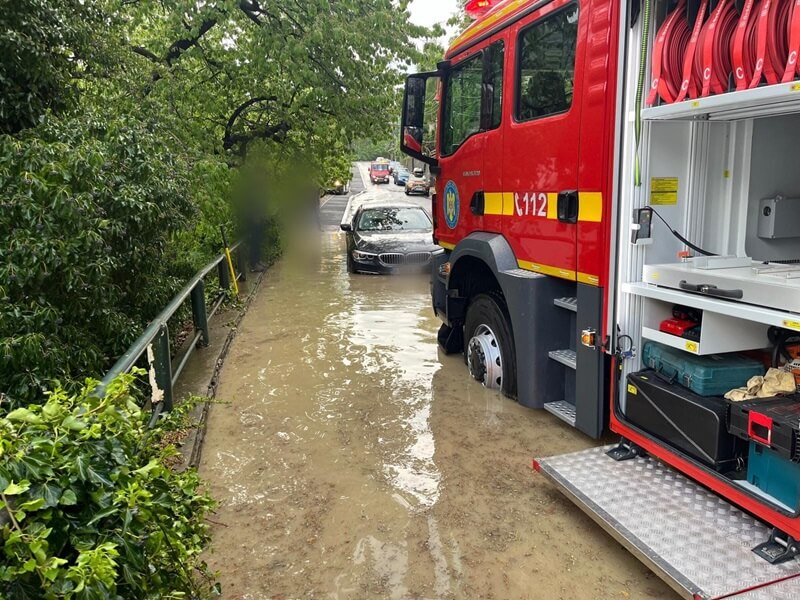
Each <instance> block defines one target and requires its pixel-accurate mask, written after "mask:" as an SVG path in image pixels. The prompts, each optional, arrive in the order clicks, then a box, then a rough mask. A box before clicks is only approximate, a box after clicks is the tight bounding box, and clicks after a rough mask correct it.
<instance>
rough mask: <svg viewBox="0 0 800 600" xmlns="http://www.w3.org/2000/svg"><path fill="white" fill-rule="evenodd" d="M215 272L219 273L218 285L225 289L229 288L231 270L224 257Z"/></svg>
mask: <svg viewBox="0 0 800 600" xmlns="http://www.w3.org/2000/svg"><path fill="white" fill-rule="evenodd" d="M217 272H218V273H219V287H220V288H222V289H223V290H226V291H227V290H229V289H231V272H230V270H229V269H228V262H227V261H226V260H225V259H222V261H220V263H219V265H217Z"/></svg>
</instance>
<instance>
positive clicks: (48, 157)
mask: <svg viewBox="0 0 800 600" xmlns="http://www.w3.org/2000/svg"><path fill="white" fill-rule="evenodd" d="M396 4H397V3H393V2H391V1H390V0H337V1H336V2H333V1H330V0H309V1H306V2H282V3H267V2H263V1H259V0H219V1H214V2H193V1H191V0H163V1H161V2H148V1H145V0H139V1H137V0H125V1H123V0H96V1H93V2H84V1H81V0H17V1H15V2H12V3H7V4H6V6H5V7H4V9H3V11H2V14H1V15H0V189H2V194H0V235H1V236H2V240H3V243H2V244H0V357H2V360H0V492H2V495H0V541H1V542H2V554H0V597H4V598H9V599H16V598H177V597H188V598H200V597H205V596H207V595H209V594H211V593H213V592H214V586H213V582H212V580H211V578H210V576H209V574H207V573H205V571H204V569H203V567H202V564H201V563H199V562H198V554H199V552H200V551H201V550H202V548H203V547H204V546H205V545H206V542H207V541H208V539H207V535H206V533H205V525H204V518H205V515H206V513H207V511H208V510H209V509H210V507H211V502H210V500H209V499H208V498H207V497H206V496H205V495H203V494H202V493H201V492H200V491H199V490H200V487H199V481H198V480H197V478H196V476H195V475H194V474H192V473H182V474H178V473H175V472H173V471H171V470H170V469H169V468H166V467H165V466H164V465H165V464H166V463H165V459H166V457H167V456H168V455H169V453H170V452H172V451H171V450H169V449H168V447H166V448H165V447H164V446H163V445H162V444H160V443H159V436H160V435H161V434H160V432H161V431H162V429H163V426H162V429H159V430H156V431H155V432H149V433H148V432H147V431H146V429H145V427H144V423H145V416H144V415H142V414H141V412H140V411H139V408H138V406H137V405H136V403H135V402H134V398H133V396H132V395H131V393H130V386H131V384H132V379H131V378H130V377H124V378H122V380H120V381H118V382H117V383H116V384H115V387H114V388H113V389H112V390H111V391H109V393H108V395H107V396H106V397H105V398H102V399H96V398H93V397H92V396H90V395H89V393H88V390H89V389H91V385H90V384H89V385H88V387H87V384H86V378H87V377H100V376H102V374H103V373H104V371H105V370H106V369H107V368H108V367H109V366H110V365H111V364H112V363H113V362H114V361H115V359H116V358H117V357H118V356H119V355H120V354H121V353H122V352H124V350H125V349H126V348H127V347H128V346H129V345H130V343H131V342H132V341H133V340H134V339H135V338H136V337H137V336H138V335H139V333H140V332H141V331H142V329H143V327H144V326H145V325H146V324H147V322H148V321H149V320H150V319H152V318H153V317H154V316H155V315H156V314H157V313H158V312H159V311H160V310H161V308H162V307H163V306H164V305H165V304H166V303H167V302H168V300H169V299H170V298H171V297H172V296H173V295H174V293H175V292H176V291H177V290H178V289H179V288H180V287H182V285H183V284H184V283H185V281H186V280H187V279H188V278H189V277H190V276H191V275H192V274H193V273H194V272H195V270H196V269H198V268H199V267H200V266H202V265H203V264H204V263H205V262H206V261H207V260H208V259H209V258H210V257H212V256H213V255H214V254H216V253H217V252H218V251H219V249H220V239H219V227H220V226H224V227H225V228H226V230H228V231H229V232H231V234H230V235H231V237H233V236H234V232H235V231H236V229H237V225H238V224H239V223H240V219H239V218H238V214H237V211H236V207H237V202H236V199H237V194H238V195H241V194H240V190H242V189H248V190H250V192H251V193H252V192H253V186H252V185H249V184H251V183H252V181H258V182H260V185H259V186H257V188H256V189H255V193H256V194H257V196H258V198H257V201H258V202H259V203H260V205H261V208H262V210H263V213H264V214H265V215H267V216H268V217H269V218H270V219H271V221H272V227H271V228H270V231H272V232H273V235H272V236H271V237H270V239H269V240H268V243H269V245H270V249H269V250H270V251H271V252H273V253H274V252H275V251H276V250H277V249H278V248H279V244H280V240H279V239H278V237H279V236H278V235H277V232H278V231H280V227H279V221H278V219H279V217H280V215H281V214H282V212H283V209H284V208H285V207H286V206H287V205H289V204H291V203H292V202H295V201H296V200H297V198H299V197H300V196H301V195H302V194H306V197H307V194H308V189H309V187H310V185H311V184H313V185H319V186H322V185H324V184H325V182H326V181H329V180H334V179H342V178H344V177H347V176H349V163H350V160H351V158H352V141H353V140H354V139H356V138H357V137H363V135H364V132H365V131H366V132H369V137H373V138H380V139H387V138H388V137H389V136H391V135H392V134H391V131H392V123H391V121H392V119H391V118H390V117H389V115H394V114H396V112H397V102H398V90H399V88H398V84H399V83H400V81H401V74H402V71H403V70H404V69H406V68H407V66H408V65H410V64H412V63H421V62H424V61H425V60H427V58H426V57H428V56H430V55H431V53H433V54H435V53H436V51H437V50H436V48H435V47H434V46H431V45H430V44H428V45H427V46H425V47H424V49H423V50H418V49H417V45H415V42H416V41H417V40H424V39H426V38H428V37H431V36H438V35H439V34H440V33H441V32H440V31H438V30H437V31H430V30H427V29H424V28H421V27H417V26H414V25H411V24H410V23H408V15H407V13H406V11H405V7H406V5H407V4H408V3H407V2H406V1H405V0H403V1H401V2H399V6H397V5H396ZM253 173H260V175H259V176H258V177H256V178H255V179H249V178H251V177H253ZM251 200H252V198H251ZM51 390H57V391H51Z"/></svg>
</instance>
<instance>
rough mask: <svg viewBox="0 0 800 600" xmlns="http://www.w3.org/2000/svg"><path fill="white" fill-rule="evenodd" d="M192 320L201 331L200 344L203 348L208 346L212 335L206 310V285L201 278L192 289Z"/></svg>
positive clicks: (197, 329)
mask: <svg viewBox="0 0 800 600" xmlns="http://www.w3.org/2000/svg"><path fill="white" fill-rule="evenodd" d="M192 321H194V329H195V331H201V332H202V333H203V335H202V336H201V337H200V341H199V343H198V345H199V346H200V347H202V348H205V347H206V346H208V343H209V341H210V340H211V336H210V335H209V332H208V313H207V312H206V285H205V283H204V282H203V280H202V279H201V280H200V281H198V282H197V285H196V286H194V289H193V290H192Z"/></svg>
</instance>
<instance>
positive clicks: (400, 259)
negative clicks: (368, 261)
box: [378, 252, 431, 267]
mask: <svg viewBox="0 0 800 600" xmlns="http://www.w3.org/2000/svg"><path fill="white" fill-rule="evenodd" d="M378 258H379V259H380V261H381V262H382V263H383V264H384V265H388V266H391V267H397V266H402V265H409V266H416V267H420V266H423V265H427V264H428V263H429V262H430V260H431V253H430V252H409V253H408V254H401V253H399V252H387V253H386V254H381V255H379V256H378Z"/></svg>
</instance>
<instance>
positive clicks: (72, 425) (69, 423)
mask: <svg viewBox="0 0 800 600" xmlns="http://www.w3.org/2000/svg"><path fill="white" fill-rule="evenodd" d="M61 426H62V427H64V428H65V429H69V430H70V431H81V430H82V429H86V422H85V421H81V420H79V419H77V418H76V417H74V416H73V415H69V416H68V417H67V418H66V419H64V420H63V421H62V422H61Z"/></svg>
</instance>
